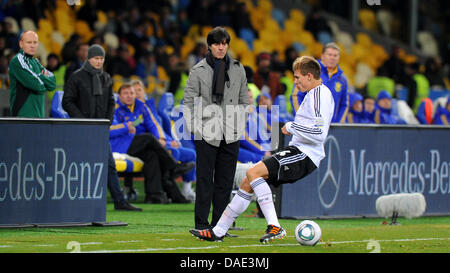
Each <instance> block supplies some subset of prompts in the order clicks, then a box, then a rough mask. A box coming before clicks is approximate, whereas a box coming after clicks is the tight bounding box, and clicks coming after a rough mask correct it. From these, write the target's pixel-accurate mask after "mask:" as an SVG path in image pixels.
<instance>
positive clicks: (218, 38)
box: [206, 27, 231, 46]
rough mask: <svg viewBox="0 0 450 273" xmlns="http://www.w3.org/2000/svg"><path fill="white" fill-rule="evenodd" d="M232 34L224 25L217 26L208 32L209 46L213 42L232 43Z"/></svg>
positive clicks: (207, 40)
mask: <svg viewBox="0 0 450 273" xmlns="http://www.w3.org/2000/svg"><path fill="white" fill-rule="evenodd" d="M230 40H231V38H230V34H229V33H228V32H227V30H226V29H225V28H224V27H215V28H213V30H211V31H210V32H209V33H208V36H207V37H206V42H207V43H208V46H211V45H212V44H219V43H223V42H225V43H227V44H230Z"/></svg>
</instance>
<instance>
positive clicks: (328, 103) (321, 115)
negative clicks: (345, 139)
mask: <svg viewBox="0 0 450 273" xmlns="http://www.w3.org/2000/svg"><path fill="white" fill-rule="evenodd" d="M316 95H317V98H315V99H317V102H318V103H316V104H315V108H314V109H313V113H309V119H308V120H305V124H299V123H297V122H295V121H294V122H287V123H286V125H285V126H286V128H285V130H286V131H287V132H289V133H290V134H292V135H295V136H297V137H299V138H300V139H302V140H303V141H305V142H308V143H315V144H321V143H323V142H324V141H325V139H326V137H327V135H328V129H329V127H330V123H331V119H332V116H333V112H332V109H334V100H333V98H332V97H331V94H329V93H325V92H321V93H318V94H316ZM316 95H315V96H316Z"/></svg>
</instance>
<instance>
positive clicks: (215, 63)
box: [206, 51, 230, 103]
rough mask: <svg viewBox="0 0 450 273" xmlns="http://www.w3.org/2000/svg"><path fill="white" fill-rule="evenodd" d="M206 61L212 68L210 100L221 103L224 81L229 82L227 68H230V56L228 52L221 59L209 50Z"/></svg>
mask: <svg viewBox="0 0 450 273" xmlns="http://www.w3.org/2000/svg"><path fill="white" fill-rule="evenodd" d="M206 62H207V63H208V64H209V65H210V66H211V67H212V69H213V70H214V74H213V83H212V100H213V102H214V103H221V102H222V100H223V92H224V90H225V82H228V85H229V82H230V78H229V76H228V69H229V68H230V58H229V57H228V54H227V55H225V57H224V58H223V59H216V58H214V56H213V55H212V53H211V52H210V51H209V52H208V53H207V54H206Z"/></svg>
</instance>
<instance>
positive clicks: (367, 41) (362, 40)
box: [356, 32, 372, 47]
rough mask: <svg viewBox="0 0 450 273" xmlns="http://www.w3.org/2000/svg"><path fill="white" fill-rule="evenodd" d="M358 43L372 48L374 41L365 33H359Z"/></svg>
mask: <svg viewBox="0 0 450 273" xmlns="http://www.w3.org/2000/svg"><path fill="white" fill-rule="evenodd" d="M356 42H357V43H358V44H360V45H362V46H365V47H371V46H372V39H371V38H370V36H369V35H367V34H366V33H364V32H359V33H358V34H356Z"/></svg>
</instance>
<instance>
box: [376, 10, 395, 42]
mask: <svg viewBox="0 0 450 273" xmlns="http://www.w3.org/2000/svg"><path fill="white" fill-rule="evenodd" d="M376 17H377V22H378V24H379V25H380V27H381V30H382V31H383V34H385V35H386V36H391V32H392V22H393V20H394V16H393V14H392V12H390V11H389V10H384V9H382V10H379V11H378V12H377V13H376Z"/></svg>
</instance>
